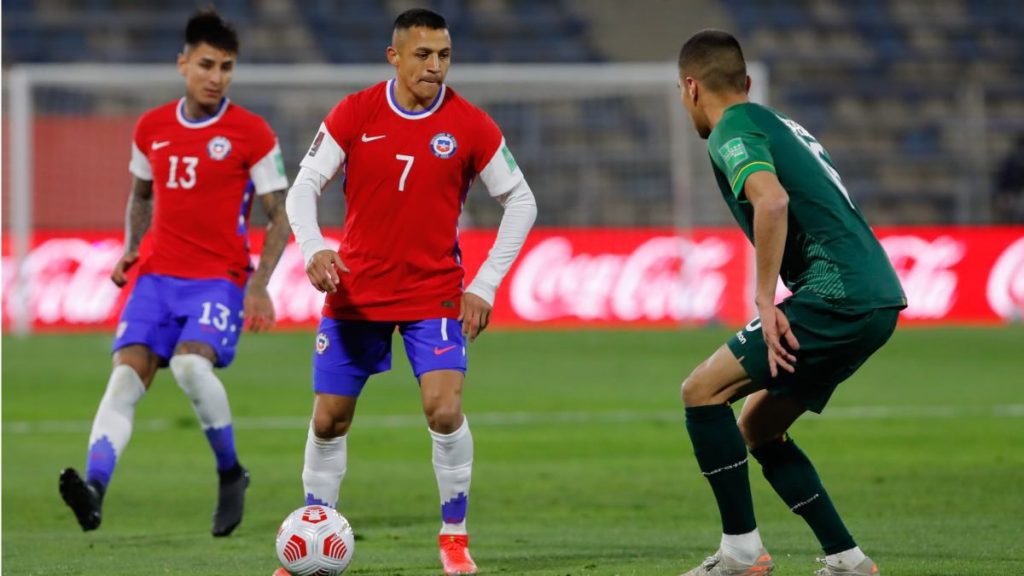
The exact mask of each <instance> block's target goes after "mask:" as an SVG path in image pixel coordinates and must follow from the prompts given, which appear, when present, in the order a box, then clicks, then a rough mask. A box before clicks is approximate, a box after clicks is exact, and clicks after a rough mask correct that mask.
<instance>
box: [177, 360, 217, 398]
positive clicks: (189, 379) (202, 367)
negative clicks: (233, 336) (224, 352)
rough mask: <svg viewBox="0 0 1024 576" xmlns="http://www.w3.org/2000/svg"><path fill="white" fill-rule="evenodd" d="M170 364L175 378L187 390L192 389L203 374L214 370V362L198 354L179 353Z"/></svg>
mask: <svg viewBox="0 0 1024 576" xmlns="http://www.w3.org/2000/svg"><path fill="white" fill-rule="evenodd" d="M170 365H171V372H172V373H173V374H174V379H175V380H176V381H177V382H178V386H180V387H181V389H182V390H184V391H185V392H189V391H190V390H192V389H193V388H194V387H195V383H196V382H198V381H199V380H200V378H201V377H202V376H203V375H205V374H208V373H210V372H213V363H212V362H210V360H209V359H207V358H204V357H202V356H200V355H198V354H178V355H176V356H174V357H173V358H171V362H170Z"/></svg>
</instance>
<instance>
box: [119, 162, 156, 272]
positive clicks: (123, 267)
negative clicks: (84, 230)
mask: <svg viewBox="0 0 1024 576" xmlns="http://www.w3.org/2000/svg"><path fill="white" fill-rule="evenodd" d="M152 221H153V182H152V181H151V180H143V179H141V178H138V177H134V178H132V192H131V195H129V196H128V207H127V208H126V209H125V225H124V255H123V256H121V259H120V260H118V261H117V264H115V265H114V271H113V272H111V274H110V279H111V280H112V281H113V282H114V284H117V286H118V287H119V288H120V287H123V286H124V285H125V284H127V283H128V275H127V272H128V270H129V269H130V268H131V267H132V265H134V264H135V261H136V260H138V259H139V245H140V244H141V243H142V237H143V236H145V234H146V231H147V230H149V225H150V223H151V222H152Z"/></svg>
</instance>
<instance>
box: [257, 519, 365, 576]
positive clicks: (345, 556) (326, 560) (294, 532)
mask: <svg viewBox="0 0 1024 576" xmlns="http://www.w3.org/2000/svg"><path fill="white" fill-rule="evenodd" d="M276 545H277V558H278V560H280V561H281V565H282V566H283V567H284V569H285V570H287V571H288V573H289V574H292V576H338V574H341V573H342V572H344V571H345V569H346V568H348V564H349V562H351V561H352V553H353V552H355V548H356V543H355V538H354V537H353V535H352V527H351V526H349V524H348V520H346V519H345V517H344V516H342V515H341V514H339V513H338V511H337V510H335V509H333V508H329V507H327V506H303V507H302V508H299V509H298V510H296V511H294V512H292V513H291V514H289V515H288V517H287V518H285V519H284V522H282V523H281V527H280V528H279V529H278V530H277V543H276Z"/></svg>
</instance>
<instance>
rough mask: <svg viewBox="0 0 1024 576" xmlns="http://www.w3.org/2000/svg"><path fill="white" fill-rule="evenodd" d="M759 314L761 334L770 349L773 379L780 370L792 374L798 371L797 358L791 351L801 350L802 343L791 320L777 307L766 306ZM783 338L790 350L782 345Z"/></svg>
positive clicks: (769, 356)
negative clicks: (794, 332)
mask: <svg viewBox="0 0 1024 576" xmlns="http://www.w3.org/2000/svg"><path fill="white" fill-rule="evenodd" d="M759 312H760V313H761V333H762V334H763V335H764V343H765V346H766V347H767V348H768V369H769V371H771V374H772V378H775V377H776V376H778V375H779V368H782V369H783V370H785V371H786V372H789V373H791V374H792V373H793V372H795V371H796V367H795V366H794V364H796V356H794V355H793V352H790V350H793V351H796V350H799V349H800V342H799V341H797V339H796V335H795V334H793V329H792V328H791V327H790V325H789V319H788V318H786V315H785V313H783V312H782V310H779V309H778V308H776V307H775V306H770V307H769V306H766V307H765V309H764V310H759ZM783 338H785V340H786V346H789V349H787V348H786V346H783V345H782V339H783Z"/></svg>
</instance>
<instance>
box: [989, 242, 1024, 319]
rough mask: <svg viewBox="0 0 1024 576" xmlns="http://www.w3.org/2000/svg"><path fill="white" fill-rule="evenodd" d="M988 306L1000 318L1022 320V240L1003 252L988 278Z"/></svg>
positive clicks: (1023, 311)
mask: <svg viewBox="0 0 1024 576" xmlns="http://www.w3.org/2000/svg"><path fill="white" fill-rule="evenodd" d="M986 295H987V296H988V304H989V306H991V307H992V310H994V311H995V313H996V314H999V316H1001V317H1002V318H1005V319H1011V320H1020V319H1021V318H1024V238H1021V239H1019V240H1017V241H1016V242H1014V243H1013V244H1010V247H1009V248H1007V249H1006V250H1005V251H1003V253H1002V255H1000V256H999V259H998V260H996V265H995V266H993V267H992V273H991V274H989V277H988V288H987V290H986Z"/></svg>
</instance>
